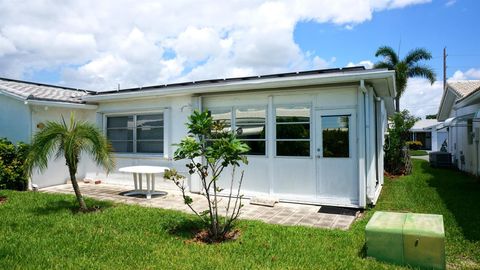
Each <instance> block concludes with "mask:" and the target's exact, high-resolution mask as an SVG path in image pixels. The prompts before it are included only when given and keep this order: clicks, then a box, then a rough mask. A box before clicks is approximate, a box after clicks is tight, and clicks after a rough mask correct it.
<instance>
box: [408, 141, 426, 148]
mask: <svg viewBox="0 0 480 270" xmlns="http://www.w3.org/2000/svg"><path fill="white" fill-rule="evenodd" d="M407 146H408V149H410V150H419V149H420V148H422V146H423V144H422V142H421V141H408V142H407Z"/></svg>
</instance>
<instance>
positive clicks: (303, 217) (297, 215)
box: [40, 183, 356, 230]
mask: <svg viewBox="0 0 480 270" xmlns="http://www.w3.org/2000/svg"><path fill="white" fill-rule="evenodd" d="M79 185H80V189H81V191H82V194H83V195H84V196H86V197H90V198H94V199H98V200H108V201H114V202H120V203H126V204H137V205H141V206H146V207H157V208H163V209H172V210H178V211H183V212H187V213H191V210H190V209H189V208H188V206H186V205H185V204H184V203H183V198H182V195H181V193H180V191H179V190H174V189H169V190H165V191H166V192H167V193H168V194H167V195H165V196H160V197H154V198H152V199H149V200H147V199H146V198H137V197H129V196H123V195H121V193H124V192H126V191H130V190H132V187H130V186H122V185H112V184H99V185H94V184H86V183H79ZM162 190H164V189H162ZM40 192H47V193H63V194H73V189H72V186H71V184H65V185H58V186H52V187H47V188H42V189H40ZM189 196H191V197H192V199H193V201H194V204H193V206H194V207H195V209H197V210H199V211H203V210H205V209H207V208H208V206H207V201H206V199H205V198H204V197H203V196H202V195H200V194H193V193H191V194H189ZM226 202H227V200H226V198H223V199H222V200H221V202H220V203H219V208H220V207H221V208H224V207H223V206H224V205H226ZM242 203H243V204H244V207H243V208H242V210H241V211H242V212H241V214H240V218H241V219H250V220H261V221H263V222H266V223H271V224H280V225H299V226H308V227H317V228H328V229H340V230H348V228H350V225H351V224H352V223H353V222H354V221H355V218H356V217H355V216H349V215H339V214H327V213H318V210H319V209H320V206H316V205H304V204H293V203H283V202H280V203H277V204H275V207H267V206H258V205H253V204H250V203H249V200H248V199H243V200H242Z"/></svg>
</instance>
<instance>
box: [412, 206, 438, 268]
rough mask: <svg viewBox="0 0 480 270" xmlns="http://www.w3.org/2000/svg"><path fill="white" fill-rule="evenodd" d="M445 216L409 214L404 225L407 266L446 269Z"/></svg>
mask: <svg viewBox="0 0 480 270" xmlns="http://www.w3.org/2000/svg"><path fill="white" fill-rule="evenodd" d="M444 239H445V232H444V230H443V216H441V215H427V214H407V219H406V220H405V225H403V256H404V259H405V264H408V265H411V266H419V267H426V268H430V269H431V268H434V269H445V240H444Z"/></svg>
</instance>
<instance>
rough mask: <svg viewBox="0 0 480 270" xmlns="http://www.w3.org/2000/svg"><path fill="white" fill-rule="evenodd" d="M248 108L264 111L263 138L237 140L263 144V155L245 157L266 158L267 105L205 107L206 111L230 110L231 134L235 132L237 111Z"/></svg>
mask: <svg viewBox="0 0 480 270" xmlns="http://www.w3.org/2000/svg"><path fill="white" fill-rule="evenodd" d="M248 108H262V109H265V138H264V139H239V140H240V141H242V142H244V141H258V142H261V141H263V142H265V154H263V155H252V154H247V156H252V157H267V156H268V135H269V134H268V115H269V111H268V104H264V105H259V104H255V105H239V106H206V109H207V110H208V111H212V110H222V109H230V110H231V113H232V114H231V115H232V118H231V119H230V123H231V129H232V132H236V131H237V109H248Z"/></svg>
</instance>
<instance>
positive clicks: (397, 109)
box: [395, 97, 400, 112]
mask: <svg viewBox="0 0 480 270" xmlns="http://www.w3.org/2000/svg"><path fill="white" fill-rule="evenodd" d="M395 111H396V112H400V97H396V98H395Z"/></svg>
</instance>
